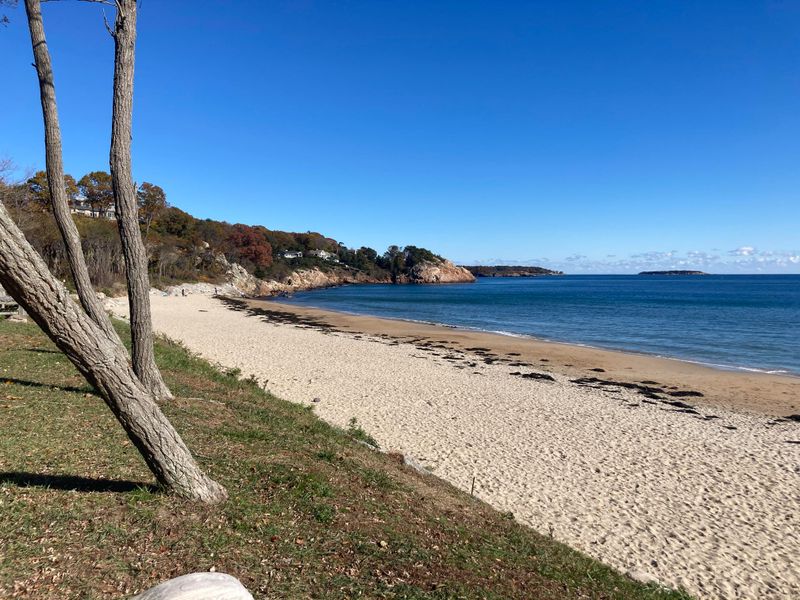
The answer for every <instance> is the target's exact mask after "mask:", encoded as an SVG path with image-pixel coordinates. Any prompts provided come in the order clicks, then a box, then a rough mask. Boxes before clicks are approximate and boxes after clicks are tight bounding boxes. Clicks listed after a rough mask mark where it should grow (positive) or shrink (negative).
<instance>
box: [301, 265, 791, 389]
mask: <svg viewBox="0 0 800 600" xmlns="http://www.w3.org/2000/svg"><path fill="white" fill-rule="evenodd" d="M288 302H291V303H294V304H300V305H306V306H315V307H319V308H326V309H333V310H338V311H344V312H349V313H356V314H367V315H375V316H380V317H392V318H396V319H408V320H414V321H426V322H432V323H443V324H447V325H456V326H459V327H467V328H472V329H478V330H485V331H495V332H503V333H508V334H516V335H526V336H533V337H537V338H542V339H548V340H556V341H562V342H570V343H576V344H585V345H589V346H596V347H601V348H611V349H619V350H628V351H634V352H641V353H647V354H655V355H659V356H667V357H672V358H680V359H684V360H689V361H695V362H700V363H705V364H709V365H714V366H718V367H722V368H733V369H753V370H760V371H770V372H784V373H791V374H794V375H800V275H708V276H652V275H649V276H638V275H565V276H560V277H536V278H483V279H479V280H478V281H477V282H476V283H474V284H450V285H397V286H396V285H351V286H343V287H338V288H330V289H325V290H316V291H312V292H303V293H298V294H296V295H295V296H294V297H293V298H291V299H290V300H288Z"/></svg>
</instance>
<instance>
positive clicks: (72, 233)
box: [25, 0, 119, 340]
mask: <svg viewBox="0 0 800 600" xmlns="http://www.w3.org/2000/svg"><path fill="white" fill-rule="evenodd" d="M25 11H26V13H27V16H28V29H29V30H30V33H31V45H32V46H33V58H34V63H35V66H36V74H37V76H38V77H39V96H40V98H41V102H42V117H43V118H44V147H45V162H46V167H47V185H48V188H49V191H50V202H51V204H52V206H53V214H54V215H55V220H56V224H57V225H58V229H59V231H60V232H61V237H62V238H63V239H64V246H65V248H66V253H67V260H68V261H69V268H70V271H71V272H72V279H73V281H74V282H75V289H76V291H77V292H78V298H79V299H80V301H81V306H83V309H84V310H85V311H86V313H87V314H88V315H89V316H90V317H91V318H92V320H93V321H94V322H95V323H96V324H97V326H98V327H100V329H102V330H103V333H105V334H106V335H107V336H108V337H109V338H110V339H112V340H119V337H118V336H117V332H116V331H115V330H114V327H113V326H112V325H111V320H110V319H109V318H108V315H107V314H106V312H105V311H104V310H103V306H102V304H101V303H100V301H99V300H98V299H97V295H96V294H95V292H94V287H93V286H92V282H91V279H90V278H89V270H88V269H87V268H86V258H85V257H84V254H83V249H82V248H81V237H80V234H79V233H78V228H77V227H76V226H75V221H73V220H72V215H71V214H70V212H69V201H68V199H67V192H66V189H65V185H64V165H63V160H62V150H61V128H60V126H59V122H58V107H57V104H56V88H55V79H54V77H53V67H52V64H51V62H50V52H49V50H48V49H47V41H46V39H45V36H44V24H43V22H42V10H41V5H40V2H39V0H25Z"/></svg>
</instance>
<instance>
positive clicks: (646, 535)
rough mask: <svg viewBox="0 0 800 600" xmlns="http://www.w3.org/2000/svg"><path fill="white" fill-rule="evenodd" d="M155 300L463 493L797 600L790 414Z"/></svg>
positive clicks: (673, 567) (707, 589)
mask: <svg viewBox="0 0 800 600" xmlns="http://www.w3.org/2000/svg"><path fill="white" fill-rule="evenodd" d="M151 302H152V306H153V318H154V323H155V327H156V329H157V330H158V331H160V332H163V333H165V334H167V335H168V336H170V337H173V338H175V339H178V340H181V341H182V342H183V343H184V344H186V345H187V347H189V348H190V349H191V350H193V351H195V352H198V353H199V354H201V355H203V356H205V357H206V358H208V359H210V360H212V361H214V362H218V363H220V364H222V365H224V366H226V367H229V368H239V369H241V371H242V373H243V375H244V376H248V375H251V374H252V375H255V376H256V377H257V378H258V379H259V380H260V381H265V382H266V383H265V385H266V387H267V388H268V389H269V390H270V391H271V392H273V393H275V394H276V395H277V396H279V397H282V398H285V399H287V400H291V401H294V402H298V403H307V404H309V403H311V400H312V399H313V398H315V397H317V398H320V399H321V401H320V402H319V403H314V404H313V406H314V410H315V412H316V413H317V414H319V415H320V416H321V417H322V418H324V419H325V420H327V421H329V422H331V423H333V424H335V425H338V426H341V427H346V425H347V423H348V421H349V420H350V419H351V417H356V418H357V419H358V421H359V423H361V425H362V426H363V427H364V429H365V430H367V431H368V432H369V433H370V434H371V435H373V436H374V437H375V438H376V439H377V440H378V442H379V443H380V444H381V447H383V448H386V449H393V450H397V451H399V452H402V453H404V454H411V455H412V456H414V457H416V458H418V459H419V460H420V462H421V463H422V464H423V465H424V466H425V467H426V468H428V469H430V470H432V471H433V472H434V473H435V474H436V475H438V476H440V477H442V478H444V479H446V480H447V481H450V482H451V483H453V484H454V485H456V486H458V487H461V488H462V489H465V490H467V491H469V488H470V486H471V483H472V479H473V477H475V480H476V483H475V492H476V494H477V495H478V496H479V497H480V498H482V499H483V500H485V501H487V502H489V503H490V504H492V505H493V506H495V507H496V508H498V509H499V510H503V511H511V512H513V513H514V515H515V517H516V518H517V519H519V520H520V521H521V522H523V523H525V524H528V525H530V526H531V527H533V528H535V529H537V530H538V531H540V532H542V533H543V534H548V533H552V535H553V536H554V537H555V538H556V539H558V540H560V541H563V542H565V543H567V544H569V545H571V546H573V547H575V548H578V549H580V550H582V551H584V552H586V553H588V554H590V555H592V556H594V557H596V558H598V559H600V560H602V561H604V562H606V563H608V564H611V565H612V566H614V567H616V568H618V569H620V570H622V571H626V572H634V573H638V574H640V575H641V574H644V575H647V576H651V577H655V578H656V579H657V580H658V581H660V582H662V583H664V584H667V585H670V586H674V587H676V586H683V587H685V588H686V589H687V590H688V591H689V592H691V593H692V594H694V595H695V596H697V597H699V598H708V599H713V600H722V599H726V600H727V599H750V598H772V599H786V600H788V599H790V598H800V567H798V556H800V520H799V519H800V494H798V492H797V490H798V487H800V464H799V463H800V460H799V459H798V456H799V455H798V450H800V445H797V444H787V443H786V441H787V440H798V439H800V426H798V425H797V424H795V423H777V424H774V425H770V426H767V421H768V419H767V418H766V417H761V416H758V415H748V414H741V413H736V412H733V411H727V410H722V409H714V410H713V414H714V415H716V416H717V417H718V418H717V419H716V420H710V421H706V420H702V419H700V418H698V417H697V416H696V415H691V414H686V413H679V412H674V411H672V410H668V409H666V408H665V407H664V406H663V405H655V404H653V405H651V404H646V403H642V402H640V400H641V397H640V396H637V395H635V394H633V393H632V392H631V391H630V390H625V389H622V390H620V391H615V392H609V391H603V390H597V389H592V388H587V387H579V386H577V385H574V384H572V383H570V382H569V380H568V379H567V378H565V377H562V376H559V375H555V377H556V382H544V381H536V380H523V379H521V378H519V377H511V376H510V375H509V374H508V373H509V369H508V367H507V366H503V365H500V364H494V365H487V364H484V363H479V364H478V365H477V366H476V367H475V368H470V369H458V368H456V367H455V366H454V365H453V364H451V363H450V362H449V361H446V360H443V359H441V358H439V357H435V356H431V355H429V357H428V358H427V359H423V358H420V356H421V353H420V351H419V349H418V348H417V347H416V346H414V345H412V344H406V343H401V344H399V345H392V344H391V343H390V342H387V341H386V340H381V339H377V338H369V337H368V336H364V337H363V339H354V337H353V336H352V335H351V334H344V333H336V334H324V333H322V332H320V331H317V330H314V329H307V328H297V327H294V326H291V325H276V324H272V323H266V322H264V321H262V320H261V319H258V318H253V317H249V316H247V315H246V314H245V313H243V312H239V311H231V310H228V309H226V308H224V306H223V305H222V303H221V302H219V301H217V300H214V299H211V298H208V297H202V296H192V297H185V298H182V297H177V298H168V297H160V296H158V297H152V298H151ZM126 309H127V306H122V307H120V312H122V313H123V314H124V312H125V311H126ZM201 310H202V311H204V312H200V311H201ZM206 311H207V312H206ZM474 371H478V372H479V373H480V375H476V374H474V373H473V372H474ZM643 375H645V374H643ZM698 410H700V412H702V413H703V414H708V411H707V410H705V409H698ZM726 426H727V427H734V428H735V429H726V428H725V427H726Z"/></svg>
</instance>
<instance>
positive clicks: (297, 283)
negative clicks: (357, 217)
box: [164, 254, 475, 297]
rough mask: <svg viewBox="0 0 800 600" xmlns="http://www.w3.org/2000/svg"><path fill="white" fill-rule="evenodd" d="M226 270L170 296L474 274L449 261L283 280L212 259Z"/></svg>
mask: <svg viewBox="0 0 800 600" xmlns="http://www.w3.org/2000/svg"><path fill="white" fill-rule="evenodd" d="M213 260H214V261H215V262H217V263H218V264H219V265H220V266H221V267H223V268H224V269H225V281H226V282H225V283H221V284H213V283H182V284H180V285H174V286H170V287H168V288H167V289H166V290H165V291H164V292H165V293H167V294H169V295H170V296H181V295H188V294H213V293H216V294H219V295H223V296H256V297H257V296H280V295H282V294H291V293H293V292H298V291H304V290H314V289H320V288H327V287H335V286H338V285H345V284H358V283H469V282H472V281H475V277H474V276H473V275H472V273H470V272H469V271H468V270H467V269H465V268H463V267H458V266H456V265H455V264H453V263H452V262H450V261H449V260H443V261H441V262H422V263H419V264H418V265H415V266H414V267H413V268H411V269H410V270H409V271H408V273H407V274H406V273H404V274H402V275H399V276H397V277H395V279H394V280H392V278H391V277H390V276H389V275H388V274H387V275H386V276H384V277H374V276H371V275H368V274H366V273H364V272H363V271H359V270H358V269H353V268H350V267H345V266H339V267H336V268H333V269H330V270H326V271H323V270H322V269H319V268H316V267H315V268H310V269H298V270H296V271H292V272H291V273H290V274H289V275H287V276H285V277H283V278H281V279H268V280H265V279H259V278H258V277H256V276H254V275H252V274H251V273H249V272H248V271H247V270H246V269H245V268H244V267H242V266H241V265H240V264H238V263H229V262H228V261H227V260H225V257H224V256H223V255H221V254H219V255H217V256H215V257H214V258H213Z"/></svg>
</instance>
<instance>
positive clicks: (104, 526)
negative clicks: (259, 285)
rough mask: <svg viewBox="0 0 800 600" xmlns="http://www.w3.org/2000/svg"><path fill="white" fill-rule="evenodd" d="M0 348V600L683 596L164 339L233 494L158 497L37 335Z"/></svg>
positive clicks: (12, 328) (99, 411)
mask: <svg viewBox="0 0 800 600" xmlns="http://www.w3.org/2000/svg"><path fill="white" fill-rule="evenodd" d="M126 329H127V328H126V327H120V333H121V335H123V336H126V335H127V333H126ZM0 339H2V341H3V344H2V345H0V372H2V374H3V376H2V379H1V380H0V381H2V382H3V383H4V385H3V386H2V387H3V391H2V394H0V407H1V408H2V413H3V415H4V418H3V419H0V503H2V512H3V518H2V519H0V548H2V559H3V560H0V597H3V598H6V597H14V598H21V599H28V598H30V599H33V598H35V599H37V600H40V599H51V598H52V599H55V598H58V599H59V600H65V599H72V598H89V597H92V598H95V597H97V598H99V597H103V598H129V597H130V596H131V595H133V594H135V593H136V592H137V591H141V590H142V589H145V588H147V587H150V586H152V585H154V584H156V583H158V582H160V581H163V580H165V579H168V578H171V577H174V576H177V575H181V574H185V573H188V572H192V571H204V570H210V569H213V570H216V571H221V572H226V573H230V574H232V575H234V576H236V577H238V578H239V579H241V580H242V582H243V583H244V584H245V586H247V588H248V589H249V590H250V591H251V592H252V593H253V595H254V596H255V597H256V598H257V599H264V598H332V599H333V598H342V599H344V598H396V599H401V598H405V599H415V600H424V599H431V600H433V599H446V598H453V599H455V598H475V599H477V598H489V599H500V598H519V599H528V598H542V599H548V598H552V599H557V598H558V599H572V598H574V599H578V598H598V599H600V598H617V599H645V598H647V599H668V598H675V599H678V598H686V596H684V595H682V594H679V593H676V592H670V591H667V590H664V589H663V588H658V587H656V586H653V585H651V586H644V585H642V584H639V583H636V582H634V581H632V580H630V579H628V578H626V577H623V576H622V575H620V574H619V573H617V572H615V571H614V570H613V569H611V568H609V567H607V566H604V565H602V564H600V563H599V562H597V561H594V560H592V559H590V558H588V557H586V556H585V555H583V554H580V553H579V552H576V551H574V550H571V549H569V548H568V547H566V546H564V545H561V544H559V543H556V542H554V541H553V540H551V539H550V538H548V537H545V536H541V535H538V534H537V533H535V532H534V531H533V530H531V529H528V528H526V527H523V526H521V525H518V524H517V523H516V522H515V521H514V520H513V519H512V518H510V517H511V515H504V514H501V513H498V512H496V511H494V510H492V509H491V508H489V507H488V506H487V505H486V504H483V503H482V502H480V501H478V500H476V499H474V498H471V497H470V496H469V495H468V494H465V493H462V492H459V491H457V490H456V489H454V488H453V487H451V486H449V485H447V484H445V483H443V482H442V481H440V480H438V479H436V478H434V477H431V476H427V475H421V474H419V473H417V472H416V471H414V470H413V469H411V468H409V467H406V466H404V465H403V458H402V457H401V456H400V455H393V454H385V453H380V452H375V451H372V450H370V449H368V448H367V447H365V446H364V445H363V444H362V443H360V442H362V441H369V437H368V436H367V435H366V434H365V433H364V432H363V431H362V430H361V429H360V427H359V426H358V424H357V423H356V424H353V425H352V426H351V427H350V429H349V431H342V430H338V429H335V428H333V427H331V426H329V425H327V424H325V423H324V422H323V421H321V420H319V419H318V418H317V417H316V416H315V415H314V414H313V413H312V412H310V411H309V410H307V409H305V408H303V407H301V406H299V405H294V404H290V403H288V402H284V401H281V400H279V399H277V398H275V397H273V396H271V395H269V394H268V393H266V392H264V391H262V390H261V388H260V387H259V385H258V383H257V382H255V381H249V380H242V379H240V378H239V377H238V374H237V373H236V372H229V373H222V372H220V371H218V370H216V369H214V368H213V367H212V366H211V365H209V364H208V363H206V362H204V361H202V360H200V359H198V358H196V357H194V356H191V355H190V354H189V353H188V352H186V351H185V350H184V349H182V348H181V347H179V346H177V345H173V344H168V343H166V342H164V341H159V342H158V344H157V346H156V357H157V360H158V362H159V366H160V367H161V369H162V372H163V373H164V375H165V377H166V380H167V382H168V384H169V386H170V388H171V389H172V390H173V391H174V392H175V393H176V396H177V398H176V400H175V401H173V402H167V403H164V404H163V409H164V411H165V412H166V413H167V415H168V416H169V418H170V420H171V421H172V423H174V425H175V426H176V427H177V429H178V430H179V431H180V432H181V434H182V435H183V436H184V438H185V439H186V441H187V443H188V444H189V445H190V447H191V448H192V450H193V452H194V453H195V455H196V456H197V457H198V460H199V461H200V462H201V463H202V465H203V467H204V469H206V470H207V471H208V472H209V473H210V474H211V475H212V476H213V477H214V478H215V479H217V480H218V481H220V482H222V483H223V484H224V485H225V486H226V488H227V489H228V491H229V493H230V499H229V500H228V502H226V503H225V504H224V505H221V506H217V507H208V506H204V505H200V504H195V503H192V502H188V501H182V500H179V499H176V498H173V497H168V496H164V495H162V494H160V493H159V492H158V490H156V489H155V488H153V487H152V485H151V482H152V476H151V474H150V472H149V471H148V470H147V468H146V466H145V465H144V463H143V461H142V459H141V457H140V456H139V454H138V453H137V451H136V450H135V449H134V448H133V447H132V446H131V444H130V442H129V441H128V440H127V439H126V438H125V436H124V434H123V432H122V429H121V428H120V427H119V425H118V424H117V423H116V421H115V420H114V417H113V416H112V414H111V413H110V412H109V410H108V409H107V408H106V406H105V405H104V404H103V401H102V400H101V398H100V397H99V396H97V394H96V393H95V391H94V390H93V389H92V388H91V387H89V386H87V385H86V382H85V380H84V379H83V378H82V377H81V376H80V375H79V374H78V372H77V371H76V370H75V369H74V367H72V365H71V364H70V363H69V361H68V360H66V358H65V357H64V356H63V355H62V354H61V353H59V352H58V351H57V350H56V349H55V347H54V346H53V345H52V344H51V343H50V341H49V340H47V338H45V336H44V335H43V334H42V333H41V332H40V331H39V330H38V328H37V327H36V326H35V325H32V324H19V323H9V322H5V321H0Z"/></svg>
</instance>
